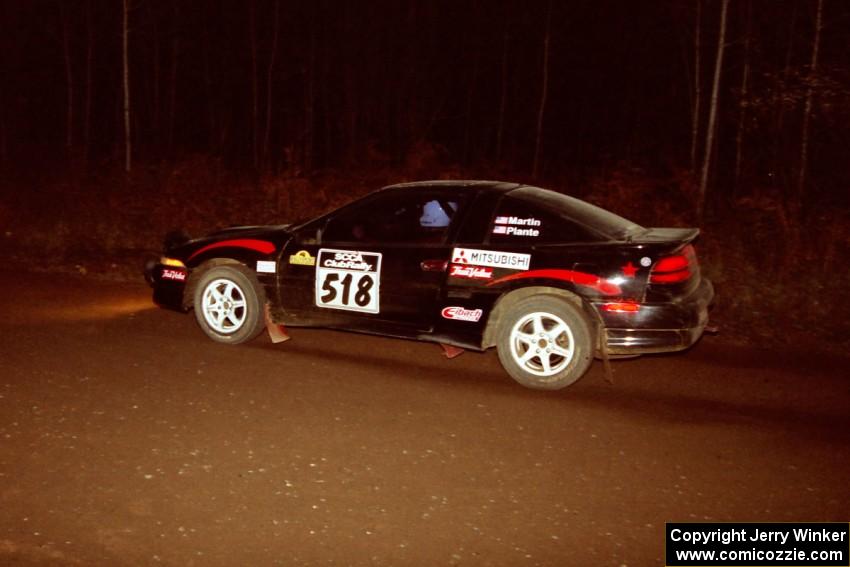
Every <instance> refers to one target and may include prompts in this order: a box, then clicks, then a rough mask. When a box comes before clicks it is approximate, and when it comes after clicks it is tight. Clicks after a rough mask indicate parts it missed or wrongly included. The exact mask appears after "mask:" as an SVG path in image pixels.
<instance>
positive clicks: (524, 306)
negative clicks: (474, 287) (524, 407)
mask: <svg viewBox="0 0 850 567" xmlns="http://www.w3.org/2000/svg"><path fill="white" fill-rule="evenodd" d="M590 329H591V327H590V325H589V323H588V322H587V319H586V318H585V317H584V315H583V314H582V313H581V311H579V309H577V308H576V307H575V306H573V305H572V304H570V303H569V302H568V301H566V300H564V299H561V298H558V297H553V296H538V297H529V298H527V299H523V300H521V301H518V302H517V303H516V304H515V305H513V306H511V307H509V308H508V309H507V311H506V313H505V315H504V316H503V317H502V321H501V324H500V326H499V330H498V339H497V343H496V345H497V350H498V353H499V360H500V361H501V363H502V367H503V368H504V369H505V371H507V373H508V374H510V376H511V378H513V379H514V380H516V381H517V382H519V383H520V384H522V385H523V386H525V387H527V388H534V389H537V390H560V389H561V388H566V387H567V386H569V385H570V384H572V383H574V382H575V381H576V380H578V379H579V378H581V377H582V376H584V373H585V372H587V369H588V368H589V367H590V363H591V362H592V361H593V339H592V333H591V330H590Z"/></svg>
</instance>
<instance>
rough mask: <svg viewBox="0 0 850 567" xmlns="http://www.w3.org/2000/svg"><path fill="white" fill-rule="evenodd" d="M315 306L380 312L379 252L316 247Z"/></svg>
mask: <svg viewBox="0 0 850 567" xmlns="http://www.w3.org/2000/svg"><path fill="white" fill-rule="evenodd" d="M317 264H318V265H317V267H316V305H317V306H318V307H324V308H327V309H343V310H346V311H362V312H365V313H378V312H379V311H380V282H381V255H380V254H378V253H376V252H359V251H356V250H332V249H329V248H323V249H321V250H319V253H318V262H317Z"/></svg>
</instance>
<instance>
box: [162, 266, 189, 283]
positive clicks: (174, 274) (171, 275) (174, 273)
mask: <svg viewBox="0 0 850 567" xmlns="http://www.w3.org/2000/svg"><path fill="white" fill-rule="evenodd" d="M162 279H164V280H175V281H178V282H182V281H186V272H181V271H180V270H172V269H170V268H166V269H164V270H162Z"/></svg>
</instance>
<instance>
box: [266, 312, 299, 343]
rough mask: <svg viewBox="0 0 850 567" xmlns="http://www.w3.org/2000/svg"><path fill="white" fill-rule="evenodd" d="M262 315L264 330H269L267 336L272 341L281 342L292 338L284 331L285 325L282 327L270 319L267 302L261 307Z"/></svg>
mask: <svg viewBox="0 0 850 567" xmlns="http://www.w3.org/2000/svg"><path fill="white" fill-rule="evenodd" d="M263 315H264V317H265V320H266V330H267V331H268V332H269V338H270V339H271V340H272V342H273V343H275V344H277V343H282V342H284V341H288V340H289V339H291V338H292V337H290V336H289V333H287V332H286V327H284V326H283V325H278V324H277V323H275V322H274V321H272V318H271V313H270V312H269V304H268V303H266V305H265V309H263Z"/></svg>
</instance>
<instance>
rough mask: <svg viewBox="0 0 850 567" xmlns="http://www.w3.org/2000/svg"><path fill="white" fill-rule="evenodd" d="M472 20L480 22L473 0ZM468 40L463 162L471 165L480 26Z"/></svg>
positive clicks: (474, 0)
mask: <svg viewBox="0 0 850 567" xmlns="http://www.w3.org/2000/svg"><path fill="white" fill-rule="evenodd" d="M472 21H473V22H478V2H477V1H476V0H473V2H472ZM466 40H467V41H468V42H469V43H470V44H471V46H470V48H471V51H472V52H473V55H472V72H471V73H470V74H469V84H468V85H467V87H466V108H465V109H464V110H465V112H464V115H465V127H464V131H463V154H462V155H463V158H462V159H463V163H464V165H469V159H470V156H469V153H470V144H471V140H472V128H473V124H472V108H473V102H474V101H475V84H476V83H477V82H478V65H479V59H480V58H481V47H480V45H477V42H478V26H476V27H475V28H474V29H472V30H470V31H469V34H468V35H467V36H466Z"/></svg>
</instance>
